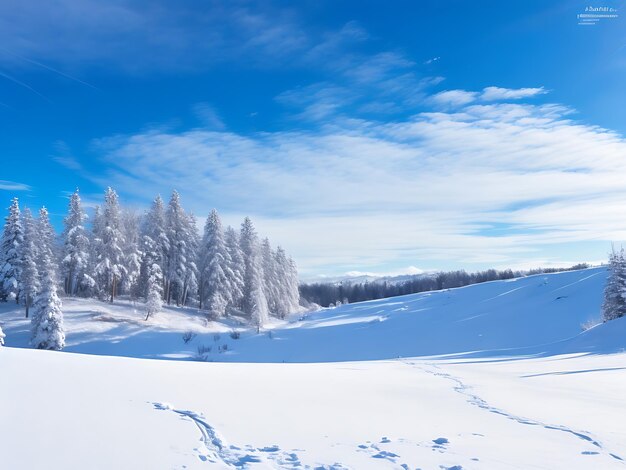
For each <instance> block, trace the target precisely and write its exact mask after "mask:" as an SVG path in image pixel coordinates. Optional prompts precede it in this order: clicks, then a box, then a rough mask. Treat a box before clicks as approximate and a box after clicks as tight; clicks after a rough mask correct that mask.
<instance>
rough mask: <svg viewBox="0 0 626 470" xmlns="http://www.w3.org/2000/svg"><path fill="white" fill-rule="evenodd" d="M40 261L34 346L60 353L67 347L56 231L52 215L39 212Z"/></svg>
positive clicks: (35, 307)
mask: <svg viewBox="0 0 626 470" xmlns="http://www.w3.org/2000/svg"><path fill="white" fill-rule="evenodd" d="M37 227H38V231H39V236H38V240H39V258H38V269H39V275H40V289H39V292H38V294H37V297H36V300H35V303H34V306H33V315H32V318H31V344H32V346H33V347H35V348H37V349H52V350H57V351H58V350H60V349H63V347H64V346H65V329H64V326H63V312H62V310H61V307H62V304H61V300H60V299H59V297H58V295H57V286H56V283H57V280H56V263H55V261H54V253H53V250H54V231H53V230H52V226H51V225H50V221H49V218H48V211H47V210H46V208H45V207H44V208H42V209H41V210H40V211H39V223H38V224H37Z"/></svg>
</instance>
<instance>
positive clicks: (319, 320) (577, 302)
mask: <svg viewBox="0 0 626 470" xmlns="http://www.w3.org/2000/svg"><path fill="white" fill-rule="evenodd" d="M605 282H606V268H593V269H586V270H581V271H571V272H564V273H558V274H543V275H536V276H529V277H525V278H519V279H512V280H508V281H494V282H488V283H484V284H478V285H473V286H468V287H464V288H459V289H450V290H444V291H435V292H426V293H421V294H413V295H407V296H402V297H394V298H389V299H382V300H375V301H370V302H362V303H358V304H352V305H343V306H340V307H337V308H333V309H325V310H321V311H319V312H315V313H312V314H309V315H305V316H304V317H302V316H295V317H293V318H291V319H289V320H288V321H285V322H279V321H275V322H274V323H273V324H270V325H268V326H267V328H266V330H265V331H263V332H262V333H261V334H257V332H256V330H252V329H246V328H244V327H242V326H240V325H239V324H238V323H237V322H236V321H234V320H228V321H224V322H211V323H208V324H207V323H206V322H205V320H204V316H203V315H202V314H200V313H199V312H197V311H195V310H192V309H177V308H167V309H165V310H164V311H163V312H161V313H160V314H157V315H156V316H155V317H154V318H151V319H150V320H149V321H147V322H146V321H145V320H144V317H145V312H144V309H143V306H142V305H141V304H132V303H129V302H123V301H120V302H119V303H118V304H116V305H110V304H108V303H105V302H97V301H93V300H81V299H65V301H64V310H65V324H66V328H67V347H66V351H70V352H81V353H89V354H106V355H115V356H131V357H146V358H161V359H194V358H196V356H197V355H198V347H203V346H204V347H205V349H208V348H210V349H211V351H207V352H206V353H205V356H206V359H207V360H211V361H220V362H227V361H228V362H235V361H236V362H322V361H353V360H377V359H391V358H398V357H415V356H432V355H452V354H463V355H464V356H470V357H493V356H496V355H497V356H502V355H528V354H535V355H536V354H543V355H554V354H557V353H566V352H614V351H618V350H620V349H621V348H622V347H624V345H626V343H623V342H621V341H620V340H619V334H615V337H616V340H615V341H612V342H605V341H602V342H597V341H595V340H593V339H591V340H587V339H586V338H587V337H595V336H597V334H599V333H598V331H597V329H600V330H605V329H607V330H610V331H615V330H616V329H617V328H618V326H617V325H614V324H611V325H601V326H598V327H597V328H594V329H593V330H591V331H588V332H583V331H582V325H583V324H585V323H587V322H590V321H591V322H593V320H594V319H598V318H599V317H600V305H601V302H602V290H603V287H604V283H605ZM0 309H4V310H5V311H4V313H0V325H2V328H3V329H4V331H5V333H6V335H7V338H6V344H7V346H17V347H28V337H29V322H28V320H26V319H24V318H23V312H22V311H21V310H20V309H18V308H16V307H15V306H14V305H11V304H9V305H7V304H0ZM6 310H8V311H6ZM0 312H2V310H0ZM232 331H238V332H239V336H240V337H239V339H234V338H233V337H231V334H230V333H231V332H232ZM185 332H193V333H195V334H196V336H194V337H193V338H192V339H191V340H190V341H189V342H187V343H185V342H184V341H183V334H184V333H185Z"/></svg>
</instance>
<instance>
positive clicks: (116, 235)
mask: <svg viewBox="0 0 626 470" xmlns="http://www.w3.org/2000/svg"><path fill="white" fill-rule="evenodd" d="M123 242H124V240H123V237H122V232H121V230H120V206H119V202H118V197H117V194H116V193H115V191H113V189H111V188H107V190H106V191H105V195H104V210H103V212H102V213H101V214H100V213H99V212H98V213H97V216H96V218H95V219H94V249H95V250H94V251H95V253H96V260H95V262H96V264H95V267H94V270H95V275H96V277H97V280H98V285H99V291H100V292H108V293H109V299H110V301H111V302H113V300H114V299H115V296H116V295H117V289H118V284H119V282H120V280H121V278H122V276H123V275H124V274H125V272H126V270H125V267H124V263H123V261H124V253H123V251H122V245H123Z"/></svg>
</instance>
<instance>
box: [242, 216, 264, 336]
mask: <svg viewBox="0 0 626 470" xmlns="http://www.w3.org/2000/svg"><path fill="white" fill-rule="evenodd" d="M239 244H240V246H241V252H242V254H243V261H244V276H243V280H244V285H243V302H242V303H243V311H244V312H245V313H247V314H248V315H250V319H251V321H252V323H253V324H254V325H256V327H257V329H259V328H260V327H261V326H263V324H264V323H265V322H266V321H267V318H268V307H267V298H266V296H265V292H264V291H263V288H264V285H263V284H264V282H263V267H262V265H261V259H260V253H259V240H258V236H257V234H256V230H255V229H254V225H253V224H252V221H251V220H250V218H249V217H246V218H245V219H244V221H243V223H242V224H241V234H240V235H239Z"/></svg>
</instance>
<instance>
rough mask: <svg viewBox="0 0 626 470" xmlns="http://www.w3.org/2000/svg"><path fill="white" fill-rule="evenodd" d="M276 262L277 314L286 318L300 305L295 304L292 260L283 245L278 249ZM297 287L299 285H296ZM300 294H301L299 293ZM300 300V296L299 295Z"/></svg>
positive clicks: (275, 257)
mask: <svg viewBox="0 0 626 470" xmlns="http://www.w3.org/2000/svg"><path fill="white" fill-rule="evenodd" d="M274 263H275V269H276V277H277V283H276V285H277V289H278V297H277V298H278V301H277V305H276V315H277V316H278V317H279V318H285V316H287V314H289V313H291V312H295V311H296V310H297V307H298V305H297V304H296V305H294V295H293V282H292V273H291V265H290V260H289V258H287V254H286V253H285V250H283V248H282V247H280V246H279V247H278V248H277V249H276V253H275V254H274ZM296 288H297V286H296ZM298 295H299V294H298ZM298 302H299V297H298Z"/></svg>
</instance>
